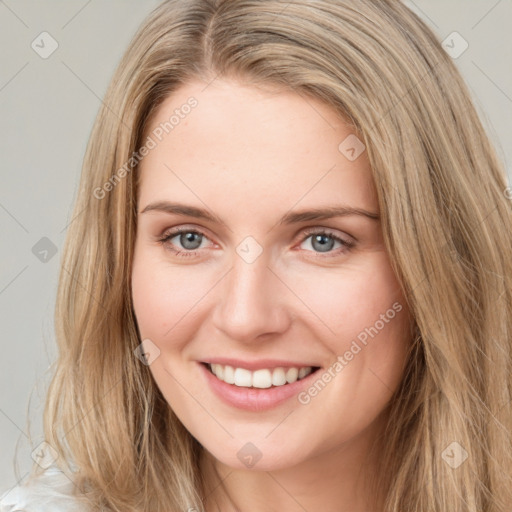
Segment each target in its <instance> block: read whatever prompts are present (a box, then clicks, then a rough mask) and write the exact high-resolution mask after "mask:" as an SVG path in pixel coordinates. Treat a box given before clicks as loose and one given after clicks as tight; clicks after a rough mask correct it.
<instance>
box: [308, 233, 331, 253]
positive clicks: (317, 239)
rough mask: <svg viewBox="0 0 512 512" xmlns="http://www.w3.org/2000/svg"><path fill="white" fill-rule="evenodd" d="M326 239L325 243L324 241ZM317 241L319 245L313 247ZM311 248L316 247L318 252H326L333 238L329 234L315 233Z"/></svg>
mask: <svg viewBox="0 0 512 512" xmlns="http://www.w3.org/2000/svg"><path fill="white" fill-rule="evenodd" d="M326 241H327V243H326ZM316 242H319V243H320V244H321V245H320V246H317V247H315V243H316ZM312 245H313V248H314V249H315V250H316V249H318V250H319V251H320V252H327V251H329V250H330V249H332V247H333V245H334V240H333V239H332V237H330V236H329V235H316V236H314V237H313V244H312Z"/></svg>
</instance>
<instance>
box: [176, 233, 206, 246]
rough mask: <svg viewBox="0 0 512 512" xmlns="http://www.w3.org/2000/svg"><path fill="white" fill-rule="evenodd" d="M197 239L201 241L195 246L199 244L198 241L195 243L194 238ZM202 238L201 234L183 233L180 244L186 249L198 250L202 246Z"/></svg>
mask: <svg viewBox="0 0 512 512" xmlns="http://www.w3.org/2000/svg"><path fill="white" fill-rule="evenodd" d="M196 237H197V239H198V240H199V243H196V244H195V246H194V243H195V242H197V240H195V242H194V238H196ZM200 237H201V235H200V234H199V233H191V232H188V233H182V234H181V236H180V243H181V244H182V245H183V247H185V249H191V250H193V249H197V248H198V247H199V246H200V245H201V239H200Z"/></svg>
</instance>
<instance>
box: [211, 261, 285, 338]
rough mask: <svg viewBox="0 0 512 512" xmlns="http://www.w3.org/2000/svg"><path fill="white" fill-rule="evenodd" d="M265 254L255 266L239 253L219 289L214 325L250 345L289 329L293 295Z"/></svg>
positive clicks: (229, 335)
mask: <svg viewBox="0 0 512 512" xmlns="http://www.w3.org/2000/svg"><path fill="white" fill-rule="evenodd" d="M264 254H265V252H263V254H261V255H260V256H259V257H258V258H257V259H256V261H253V262H252V263H248V262H247V261H245V260H244V259H243V258H241V257H240V256H238V254H235V255H234V257H233V260H232V268H231V270H230V271H229V272H228V273H227V275H226V276H225V277H224V278H223V279H222V281H221V283H219V286H217V287H216V288H217V294H218V302H217V304H216V306H215V309H214V313H213V323H214V325H215V327H216V328H217V329H219V330H220V331H222V332H223V333H224V334H225V335H226V336H227V337H229V339H232V340H237V341H241V342H250V341H252V340H256V339H257V338H259V337H260V336H262V335H264V334H274V335H275V334H278V333H282V332H284V331H286V329H287V328H288V326H289V323H290V314H289V313H290V312H289V309H288V308H287V307H286V304H285V300H286V297H288V296H289V293H288V294H287V293H285V291H287V290H285V288H286V287H285V285H284V284H283V282H282V280H281V279H280V278H278V276H277V275H276V273H275V272H274V271H273V270H272V269H271V268H269V266H268V260H267V258H266V257H265V256H264Z"/></svg>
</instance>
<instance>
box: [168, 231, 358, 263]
mask: <svg viewBox="0 0 512 512" xmlns="http://www.w3.org/2000/svg"><path fill="white" fill-rule="evenodd" d="M205 231H207V230H206V229H205V228H202V227H201V228H199V227H196V226H194V225H187V224H180V225H179V226H176V227H173V228H169V229H166V230H164V232H163V233H162V234H161V235H160V236H159V237H158V241H159V242H161V243H162V244H166V243H168V242H169V240H170V239H171V238H174V237H175V236H177V235H180V234H181V233H184V232H185V233H191V232H192V233H197V234H199V235H201V236H203V237H204V238H206V239H208V240H209V241H210V242H211V243H212V244H213V245H217V244H216V243H215V242H213V241H212V240H211V238H210V237H209V236H208V235H207V234H206V232H205ZM315 234H316V235H320V234H324V235H327V236H329V237H331V238H333V239H334V240H336V241H339V242H340V243H341V245H342V248H338V249H337V250H335V251H328V252H326V253H325V256H324V257H332V256H336V255H339V254H340V253H344V252H347V251H349V250H351V249H352V248H353V247H354V245H355V244H356V242H357V239H355V238H354V237H353V236H351V235H349V234H348V233H346V235H347V238H348V239H346V238H344V237H343V236H341V235H338V234H337V230H335V229H332V228H325V227H321V226H310V227H307V228H304V229H301V230H300V235H298V236H300V238H299V240H298V242H297V243H296V244H295V245H297V244H298V245H301V244H302V243H304V242H305V241H306V240H307V239H308V238H309V237H310V236H311V235H315ZM203 249H204V248H203ZM203 249H191V250H187V249H174V248H171V249H170V250H171V251H173V252H174V253H185V254H188V255H190V256H193V255H195V254H197V253H198V252H201V251H202V250H203ZM306 252H310V253H313V254H316V255H317V256H319V257H322V254H323V253H322V252H316V251H306Z"/></svg>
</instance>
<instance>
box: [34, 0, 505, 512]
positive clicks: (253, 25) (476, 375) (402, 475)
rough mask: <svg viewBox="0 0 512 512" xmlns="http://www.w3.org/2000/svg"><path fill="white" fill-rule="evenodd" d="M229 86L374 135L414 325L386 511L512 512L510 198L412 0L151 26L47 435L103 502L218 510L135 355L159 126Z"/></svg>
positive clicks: (284, 8) (335, 0)
mask: <svg viewBox="0 0 512 512" xmlns="http://www.w3.org/2000/svg"><path fill="white" fill-rule="evenodd" d="M217 77H223V78H229V79H232V80H237V81H239V83H243V84H245V85H251V86H254V87H273V88H276V90H288V91H289V90H292V91H294V92H296V93H297V94H301V95H303V96H304V97H305V98H306V97H312V98H316V99H319V100H321V101H323V102H325V103H326V104H327V105H329V106H330V107H331V108H332V109H334V110H335V111H336V112H337V113H338V114H339V115H340V116H341V117H342V118H343V119H344V120H345V121H346V122H347V123H348V124H349V125H350V126H351V128H353V130H354V132H356V133H357V134H358V137H359V138H360V139H361V140H362V141H363V143H364V144H365V146H366V149H367V153H368V158H369V161H370V165H371V169H372V174H373V179H374V183H375V186H376V190H377V195H378V202H379V207H380V213H381V219H382V229H383V235H384V240H385V243H386V247H387V250H388V252H389V255H390V259H391V263H392V266H393V270H394V271H395V273H396V276H397V278H398V280H399V282H400V284H401V286H402V287H403V290H404V291H405V296H406V299H407V302H408V305H409V308H410V311H411V314H412V315H413V319H414V336H412V338H411V341H410V357H409V360H408V364H407V367H406V371H405V372H404V376H403V380H402V382H401V384H400V386H399V388H398V389H397V390H396V392H395V394H394V395H393V397H392V398H391V400H390V404H389V405H390V411H391V414H390V419H389V423H388V424H387V427H386V429H385V431H384V433H383V436H384V439H385V453H384V456H383V457H382V459H381V460H380V461H379V464H381V468H380V470H379V472H378V473H379V474H380V475H381V476H380V478H379V480H378V481H376V482H375V486H376V487H379V488H382V489H385V496H386V504H385V507H386V512H404V511H407V512H427V511H439V512H448V511H449V512H510V510H511V509H512V443H511V431H512V414H511V411H512V407H511V398H512V354H511V347H512V257H511V254H512V229H511V228H512V208H511V201H510V200H509V197H510V194H507V192H506V190H508V191H510V189H507V182H506V173H505V170H504V166H503V163H502V162H501V161H500V160H499V159H498V157H497V155H496V152H495V149H494V148H493V146H492V144H491V142H490V140H489V138H488V136H487V134H486V132H485V130H484V128H483V125H482V123H481V121H480V119H479V117H478V114H477V112H476V109H475V107H474V105H473V103H472V100H471V96H470V94H469V92H468V89H467V86H466V85H465V83H464V81H463V79H462V78H461V75H460V73H459V71H458V70H457V68H456V66H455V64H454V62H453V61H452V59H451V58H450V56H449V55H448V54H447V53H446V52H445V51H444V50H443V48H442V45H441V43H440V42H439V41H438V39H437V37H436V36H435V34H434V33H433V32H432V31H431V29H430V28H429V27H428V26H427V25H426V24H425V23H424V22H423V21H422V20H421V19H420V18H419V17H418V16H417V15H415V14H414V13H413V12H412V11H411V10H410V9H408V8H407V7H406V6H405V5H404V4H402V3H401V2H400V1H398V0H381V1H375V0H294V1H292V2H289V1H284V0H168V1H165V2H163V3H161V4H160V5H159V6H158V7H157V8H156V9H155V10H154V11H152V12H151V13H150V15H149V16H148V17H147V19H146V20H145V21H144V22H143V24H142V25H141V26H140V28H139V30H138V31H137V33H136V34H135V36H134V37H133V39H132V41H131V43H130V45H129V47H128V49H127V51H126V53H125V54H124V56H123V58H122V60H121V62H120V63H119V65H118V67H117V70H116V71H115V74H114V75H113V77H112V81H111V83H110V85H109V87H108V90H107V92H106V95H105V97H104V102H103V105H102V106H101V107H100V110H99V113H98V116H97V119H96V122H95V125H94V127H93V130H92V133H91V137H90V140H89V144H88V147H87V151H86V154H85V157H84V162H83V168H82V174H81V181H80V185H79V191H78V196H77V199H76V202H75V209H74V213H73V221H72V222H71V224H70V225H69V228H68V232H67V238H66V242H65V248H64V252H63V257H62V261H61V272H60V277H59V286H58V297H57V303H56V309H55V333H56V337H57V343H58V350H59V354H58V359H57V360H56V361H55V363H54V365H55V366H54V374H53V377H52V381H51V383H50V386H49V390H48V395H47V401H46V405H45V411H44V433H45V439H46V441H47V442H48V443H49V444H50V445H51V446H52V447H53V448H54V449H55V450H56V452H57V453H58V454H59V461H60V462H59V463H60V464H61V466H62V468H63V470H65V472H66V473H67V474H69V476H70V477H72V478H73V479H74V480H75V482H76V484H77V487H78V488H79V489H80V490H81V491H82V492H83V493H85V495H86V496H87V497H88V499H89V500H90V501H91V502H93V503H94V504H95V505H96V509H98V510H100V509H107V510H113V511H118V512H142V511H151V512H164V511H165V512H168V511H169V510H172V511H178V510H181V511H183V510H187V509H189V508H191V507H193V508H194V509H196V510H200V511H203V510H204V508H203V505H202V500H203V498H204V488H203V485H204V482H203V478H202V475H201V474H200V472H199V464H198V461H199V456H200V453H201V450H202V447H201V445H200V444H199V443H198V441H197V440H195V439H194V438H193V437H192V436H191V434H190V433H189V432H188V431H187V430H186V428H185V427H184V426H183V425H182V423H181V422H180V421H179V419H178V418H177V417H176V415H175V414H174V413H173V411H172V409H171V408H170V407H169V405H168V404H167V403H166V401H165V400H164V398H163V396H162V394H161V392H160V391H159V389H158V388H157V386H156V384H155V382H154V380H153V378H152V375H151V373H150V370H149V368H148V367H147V366H145V365H143V364H141V362H140V361H139V360H138V359H137V358H136V357H135V356H134V350H135V349H136V348H137V346H138V345H139V344H140V343H141V340H140V336H139V333H138V328H137V324H136V320H135V315H134V312H133V307H132V299H131V289H130V274H131V265H132V253H133V247H134V240H135V236H136V203H137V191H138V181H137V178H138V173H137V163H138V161H137V158H136V157H134V155H138V152H137V150H138V148H140V147H141V146H142V145H143V143H144V137H145V134H146V132H145V130H146V129H147V126H148V123H149V120H150V119H151V116H152V114H153V113H154V112H155V110H156V109H157V108H158V106H159V105H160V104H161V103H162V101H163V100H164V99H165V98H166V97H168V96H169V95H170V94H172V93H173V91H176V90H177V89H178V88H179V87H181V86H182V85H183V84H186V83H187V82H188V81H191V80H194V79H200V80H202V81H204V82H205V84H206V83H207V82H211V81H212V80H214V79H216V78H217ZM199 110H200V105H199V107H198V108H197V110H196V111H195V112H197V113H198V112H199ZM194 115H195V113H194ZM197 115H200V114H199V113H198V114H197ZM127 162H130V164H129V165H128V166H127V165H126V163H127ZM452 443H458V445H460V448H459V447H458V446H457V445H454V444H452ZM454 446H457V449H464V450H465V452H466V453H467V459H466V460H465V461H464V462H463V463H462V464H461V465H460V466H458V467H457V468H454V467H452V466H451V465H450V464H448V463H447V462H446V460H447V456H448V457H450V455H451V456H453V451H451V450H453V448H454ZM461 453H463V452H461ZM38 471H39V469H38V466H36V465H34V470H33V472H34V473H37V472H38Z"/></svg>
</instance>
